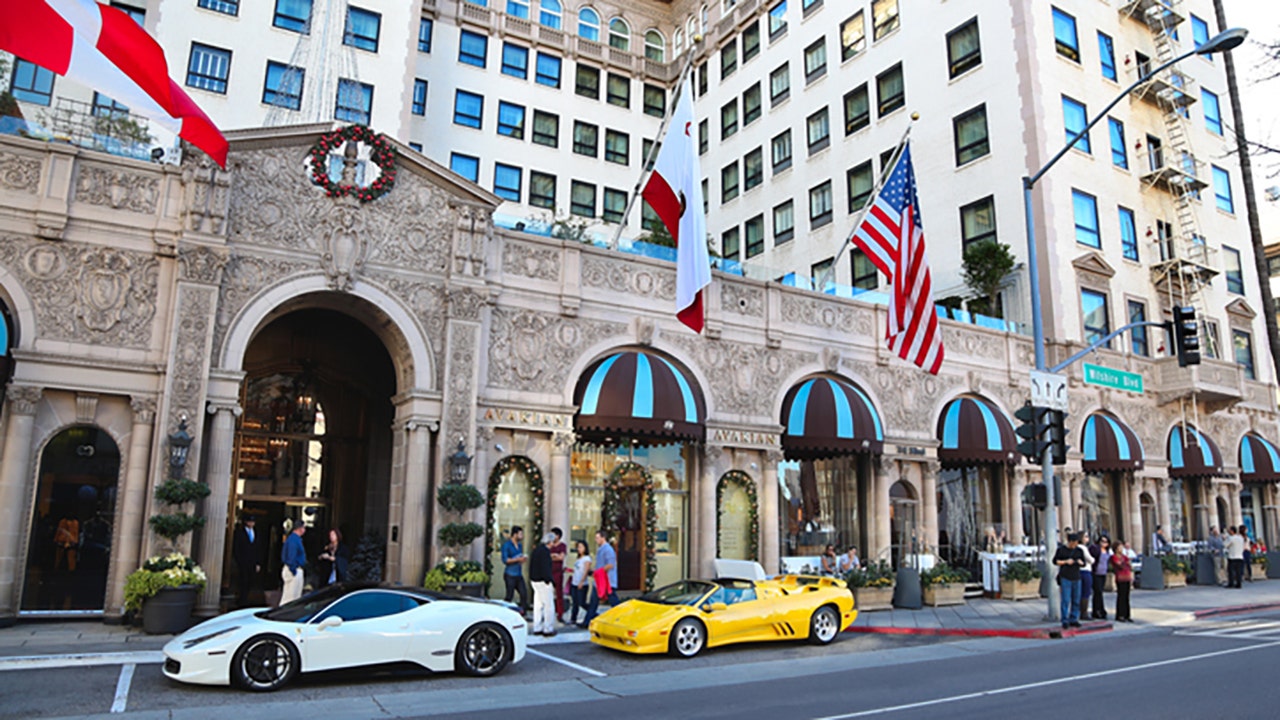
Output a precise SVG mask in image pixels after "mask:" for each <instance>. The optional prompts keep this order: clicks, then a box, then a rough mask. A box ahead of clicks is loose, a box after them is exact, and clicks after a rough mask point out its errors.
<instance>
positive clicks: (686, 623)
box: [670, 618, 707, 658]
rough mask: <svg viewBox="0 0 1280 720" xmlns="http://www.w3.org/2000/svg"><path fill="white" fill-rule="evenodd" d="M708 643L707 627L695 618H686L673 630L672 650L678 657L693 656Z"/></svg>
mask: <svg viewBox="0 0 1280 720" xmlns="http://www.w3.org/2000/svg"><path fill="white" fill-rule="evenodd" d="M706 645H707V628H706V627H705V626H703V624H702V623H700V622H698V621H697V620H694V619H693V618H685V619H683V620H681V621H680V622H678V623H676V626H675V627H674V628H672V630H671V641H670V652H671V654H672V655H675V656H676V657H682V658H691V657H693V656H694V655H697V654H698V653H700V652H702V648H704V647H706Z"/></svg>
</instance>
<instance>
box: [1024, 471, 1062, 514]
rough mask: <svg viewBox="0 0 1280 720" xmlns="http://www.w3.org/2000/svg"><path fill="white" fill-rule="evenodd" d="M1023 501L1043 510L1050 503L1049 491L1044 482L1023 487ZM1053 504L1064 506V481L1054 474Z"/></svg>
mask: <svg viewBox="0 0 1280 720" xmlns="http://www.w3.org/2000/svg"><path fill="white" fill-rule="evenodd" d="M1022 502H1023V503H1025V504H1027V505H1030V506H1032V507H1034V508H1035V509H1037V510H1043V509H1045V507H1047V506H1048V505H1049V491H1048V490H1047V489H1046V488H1045V486H1044V483H1042V482H1038V483H1031V484H1029V485H1027V486H1026V487H1025V488H1023V489H1022ZM1053 504H1054V505H1055V506H1059V507H1061V506H1062V483H1061V481H1060V480H1059V478H1058V476H1057V475H1054V476H1053Z"/></svg>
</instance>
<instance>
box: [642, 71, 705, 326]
mask: <svg viewBox="0 0 1280 720" xmlns="http://www.w3.org/2000/svg"><path fill="white" fill-rule="evenodd" d="M696 127H697V122H696V121H695V120H694V118H693V92H692V89H691V84H690V82H689V81H685V83H684V84H683V85H681V86H680V98H679V99H678V100H677V101H676V106H675V109H674V110H673V111H672V114H671V123H670V124H669V125H668V126H667V134H666V135H665V136H664V137H663V138H662V147H661V148H659V149H658V159H657V161H656V162H654V165H653V173H652V174H650V175H649V181H648V182H647V183H645V186H644V192H643V193H642V195H644V199H645V200H647V201H649V206H650V207H652V208H653V210H654V212H656V213H657V214H658V217H659V218H661V219H662V224H663V225H666V226H667V231H668V232H670V233H671V237H672V238H673V239H674V240H675V241H676V317H677V318H678V319H679V320H680V322H682V323H684V324H685V325H688V326H689V327H690V328H691V329H692V330H693V331H694V332H698V333H700V332H702V326H703V322H704V321H705V319H706V314H705V310H704V307H703V294H704V293H703V290H702V289H703V288H705V287H706V286H708V285H710V284H711V257H710V255H708V253H707V216H706V213H704V212H703V210H702V174H701V173H700V172H698V148H697V145H696V144H695V141H694V138H693V135H694V133H695V132H697V131H696V130H695V128H696Z"/></svg>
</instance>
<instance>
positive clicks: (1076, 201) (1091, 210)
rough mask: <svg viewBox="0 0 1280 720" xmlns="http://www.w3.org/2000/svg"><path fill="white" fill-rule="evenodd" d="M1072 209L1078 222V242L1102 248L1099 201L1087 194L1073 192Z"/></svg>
mask: <svg viewBox="0 0 1280 720" xmlns="http://www.w3.org/2000/svg"><path fill="white" fill-rule="evenodd" d="M1071 207H1072V211H1073V213H1074V215H1075V222H1076V242H1078V243H1080V244H1081V245H1088V246H1089V247H1093V248H1101V247H1102V236H1101V235H1100V234H1099V233H1098V199H1097V198H1095V197H1094V196H1092V195H1090V194H1089V193H1087V192H1082V191H1080V190H1072V191H1071Z"/></svg>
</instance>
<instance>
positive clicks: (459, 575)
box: [422, 558, 489, 592]
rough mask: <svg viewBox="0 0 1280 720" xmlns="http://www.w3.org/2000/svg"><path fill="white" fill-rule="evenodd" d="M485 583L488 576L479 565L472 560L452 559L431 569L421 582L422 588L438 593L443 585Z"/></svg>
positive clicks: (487, 580)
mask: <svg viewBox="0 0 1280 720" xmlns="http://www.w3.org/2000/svg"><path fill="white" fill-rule="evenodd" d="M451 582H461V583H487V582H489V576H488V575H486V574H485V572H484V570H483V569H481V567H480V563H478V562H474V561H472V560H462V561H456V560H453V559H452V558H449V559H446V560H445V561H444V562H442V563H440V564H439V565H436V566H435V567H433V568H431V570H430V571H429V572H428V573H427V576H426V577H425V578H423V580H422V587H424V588H426V589H428V590H435V591H437V592H439V591H440V590H443V589H444V586H445V583H451Z"/></svg>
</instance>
